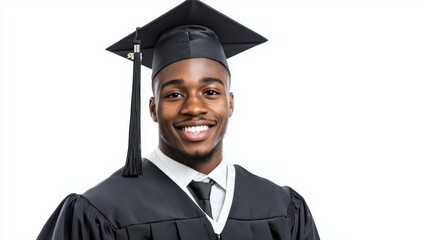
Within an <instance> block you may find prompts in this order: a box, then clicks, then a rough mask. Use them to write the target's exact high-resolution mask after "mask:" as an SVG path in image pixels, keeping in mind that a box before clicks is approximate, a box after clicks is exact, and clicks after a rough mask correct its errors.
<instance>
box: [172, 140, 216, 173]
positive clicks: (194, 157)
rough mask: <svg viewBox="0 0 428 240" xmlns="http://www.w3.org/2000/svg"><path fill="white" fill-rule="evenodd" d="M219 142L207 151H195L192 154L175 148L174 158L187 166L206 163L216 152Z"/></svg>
mask: <svg viewBox="0 0 428 240" xmlns="http://www.w3.org/2000/svg"><path fill="white" fill-rule="evenodd" d="M220 143H221V142H219V143H218V144H217V145H216V146H215V147H214V148H213V149H211V151H209V152H207V153H201V152H195V153H194V154H188V153H185V152H183V151H180V150H178V149H175V151H174V154H175V157H176V159H175V160H176V161H178V162H180V163H182V164H184V165H186V166H189V167H192V166H200V165H203V164H206V163H208V162H210V161H211V159H212V158H213V157H214V155H215V154H216V153H217V151H218V149H219V146H220Z"/></svg>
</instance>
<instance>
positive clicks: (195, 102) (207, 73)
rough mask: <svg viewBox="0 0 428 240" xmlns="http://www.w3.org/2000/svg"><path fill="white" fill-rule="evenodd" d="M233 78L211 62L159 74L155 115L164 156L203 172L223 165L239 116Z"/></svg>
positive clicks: (189, 63)
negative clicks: (231, 124) (230, 126)
mask: <svg viewBox="0 0 428 240" xmlns="http://www.w3.org/2000/svg"><path fill="white" fill-rule="evenodd" d="M229 78H230V76H229V72H228V70H227V69H226V68H225V67H224V66H223V65H222V64H220V63H219V62H217V61H213V60H210V59H206V58H192V59H186V60H181V61H178V62H175V63H172V64H170V65H168V66H167V67H165V68H164V69H162V70H161V71H160V72H159V73H158V74H157V75H156V77H155V78H154V80H153V81H154V85H153V91H154V97H152V98H151V100H150V113H151V116H152V118H153V120H154V121H155V122H158V124H159V148H160V149H161V150H162V152H163V153H165V154H166V155H167V156H168V157H170V158H172V159H174V160H176V161H179V162H181V163H183V164H185V165H187V166H189V167H191V168H193V169H195V170H197V171H199V172H203V173H209V172H210V171H211V170H212V169H214V168H215V167H216V166H217V165H218V164H219V163H220V162H221V159H222V142H223V138H224V135H225V133H226V128H227V123H228V119H229V117H230V116H231V115H232V112H233V95H232V93H230V92H229V84H230V79H229Z"/></svg>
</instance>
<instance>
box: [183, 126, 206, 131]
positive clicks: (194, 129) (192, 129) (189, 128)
mask: <svg viewBox="0 0 428 240" xmlns="http://www.w3.org/2000/svg"><path fill="white" fill-rule="evenodd" d="M208 128H209V127H208V126H207V125H203V126H193V127H185V128H183V131H185V132H190V133H200V132H203V131H207V130H208Z"/></svg>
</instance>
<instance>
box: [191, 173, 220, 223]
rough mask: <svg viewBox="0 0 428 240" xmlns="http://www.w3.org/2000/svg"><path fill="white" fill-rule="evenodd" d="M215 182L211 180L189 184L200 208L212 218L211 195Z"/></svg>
mask: <svg viewBox="0 0 428 240" xmlns="http://www.w3.org/2000/svg"><path fill="white" fill-rule="evenodd" d="M214 183H215V182H214V181H213V180H211V181H210V182H207V183H206V182H195V181H192V182H191V183H189V190H190V191H191V192H192V193H193V195H194V196H195V198H196V199H195V200H196V202H197V203H198V205H199V207H201V208H202V210H204V212H205V213H206V214H207V215H208V216H210V217H211V218H212V217H213V216H212V213H211V203H210V194H211V187H212V185H214Z"/></svg>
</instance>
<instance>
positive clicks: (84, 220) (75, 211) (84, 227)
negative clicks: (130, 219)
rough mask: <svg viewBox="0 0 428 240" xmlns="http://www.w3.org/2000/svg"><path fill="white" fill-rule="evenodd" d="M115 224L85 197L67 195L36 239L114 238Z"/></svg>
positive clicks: (82, 239)
mask: <svg viewBox="0 0 428 240" xmlns="http://www.w3.org/2000/svg"><path fill="white" fill-rule="evenodd" d="M115 228H116V227H115V226H113V225H112V224H111V223H110V222H109V221H108V220H107V219H106V218H105V217H104V216H103V214H102V213H101V212H100V211H99V210H98V209H97V208H96V207H95V206H93V205H92V204H91V203H90V202H89V201H88V200H87V199H86V198H85V197H83V196H81V195H78V194H70V195H68V196H67V197H66V198H65V199H64V200H63V201H62V202H61V203H60V204H59V206H58V207H57V208H56V210H55V211H54V212H53V214H52V215H51V216H50V218H49V219H48V221H47V222H46V224H45V226H44V227H43V229H42V231H41V232H40V234H39V236H38V237H37V240H77V239H79V240H84V239H85V240H86V239H88V240H89V239H91V240H98V239H105V240H109V239H115Z"/></svg>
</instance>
